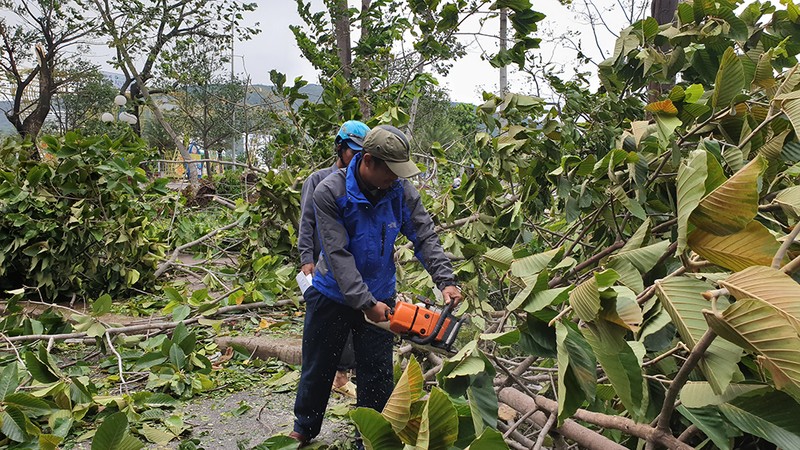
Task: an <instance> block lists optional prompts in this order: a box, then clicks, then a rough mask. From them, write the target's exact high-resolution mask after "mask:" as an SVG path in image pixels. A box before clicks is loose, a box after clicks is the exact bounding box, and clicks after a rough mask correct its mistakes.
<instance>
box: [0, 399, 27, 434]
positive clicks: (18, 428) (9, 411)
mask: <svg viewBox="0 0 800 450" xmlns="http://www.w3.org/2000/svg"><path fill="white" fill-rule="evenodd" d="M28 425H31V426H33V424H31V423H30V421H29V420H28V418H27V417H25V413H24V412H22V411H21V410H20V409H19V408H17V407H16V406H13V405H8V406H6V407H5V411H3V412H2V413H0V431H1V432H2V433H3V434H4V435H6V437H7V438H9V439H11V440H12V441H16V442H25V441H27V440H28V439H29V434H28V433H29V432H28V428H29V426H28Z"/></svg>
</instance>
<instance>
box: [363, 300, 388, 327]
mask: <svg viewBox="0 0 800 450" xmlns="http://www.w3.org/2000/svg"><path fill="white" fill-rule="evenodd" d="M390 311H391V308H389V305H387V304H386V303H383V302H378V303H376V304H375V306H373V307H372V308H369V309H367V310H364V314H365V315H366V316H367V319H369V320H371V321H373V322H375V323H378V322H387V321H388V320H389V312H390Z"/></svg>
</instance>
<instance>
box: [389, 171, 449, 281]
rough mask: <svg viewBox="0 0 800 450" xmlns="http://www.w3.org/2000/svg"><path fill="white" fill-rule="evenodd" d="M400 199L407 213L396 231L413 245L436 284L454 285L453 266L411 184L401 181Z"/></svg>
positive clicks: (415, 252) (418, 257)
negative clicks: (402, 186) (402, 187)
mask: <svg viewBox="0 0 800 450" xmlns="http://www.w3.org/2000/svg"><path fill="white" fill-rule="evenodd" d="M404 185H405V189H404V194H403V195H404V199H403V200H404V202H405V207H406V208H405V209H406V211H407V212H408V215H407V216H406V215H405V214H404V216H403V224H402V227H401V228H400V231H401V232H402V233H403V234H404V235H405V236H406V237H407V238H408V239H409V240H410V241H411V242H412V243H413V244H414V254H415V255H416V257H417V259H418V260H419V261H420V262H421V263H422V265H423V266H424V267H425V270H427V271H428V273H429V274H431V278H432V279H433V282H434V283H436V287H438V288H439V289H444V288H445V287H446V286H451V285H455V284H456V278H455V275H454V274H453V265H452V264H451V263H450V258H448V257H447V255H445V254H444V249H443V248H442V244H441V243H440V242H439V236H438V235H437V234H436V232H435V231H434V229H433V220H431V216H430V214H428V211H426V210H425V207H424V206H423V205H422V199H421V198H420V196H419V192H418V191H417V189H416V188H415V187H414V186H413V185H412V184H411V183H408V182H406V183H404Z"/></svg>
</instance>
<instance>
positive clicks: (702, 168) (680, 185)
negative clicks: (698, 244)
mask: <svg viewBox="0 0 800 450" xmlns="http://www.w3.org/2000/svg"><path fill="white" fill-rule="evenodd" d="M708 157H709V156H708V152H706V151H705V150H695V151H693V152H691V153H690V154H689V158H688V159H687V160H686V161H682V162H681V165H680V167H678V181H677V189H678V253H683V251H684V250H685V249H686V238H687V236H688V235H689V216H690V215H691V214H692V211H694V209H695V208H697V205H699V204H700V200H701V199H702V198H703V195H704V194H705V193H706V189H705V180H706V177H707V176H708V165H707V164H706V158H708ZM711 158H713V156H711Z"/></svg>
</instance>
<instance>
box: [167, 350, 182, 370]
mask: <svg viewBox="0 0 800 450" xmlns="http://www.w3.org/2000/svg"><path fill="white" fill-rule="evenodd" d="M169 362H171V363H172V365H173V366H175V367H176V368H177V369H178V370H182V369H183V368H184V367H185V366H186V353H184V352H183V350H182V349H181V347H180V345H176V344H173V345H172V346H171V347H170V348H169Z"/></svg>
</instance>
